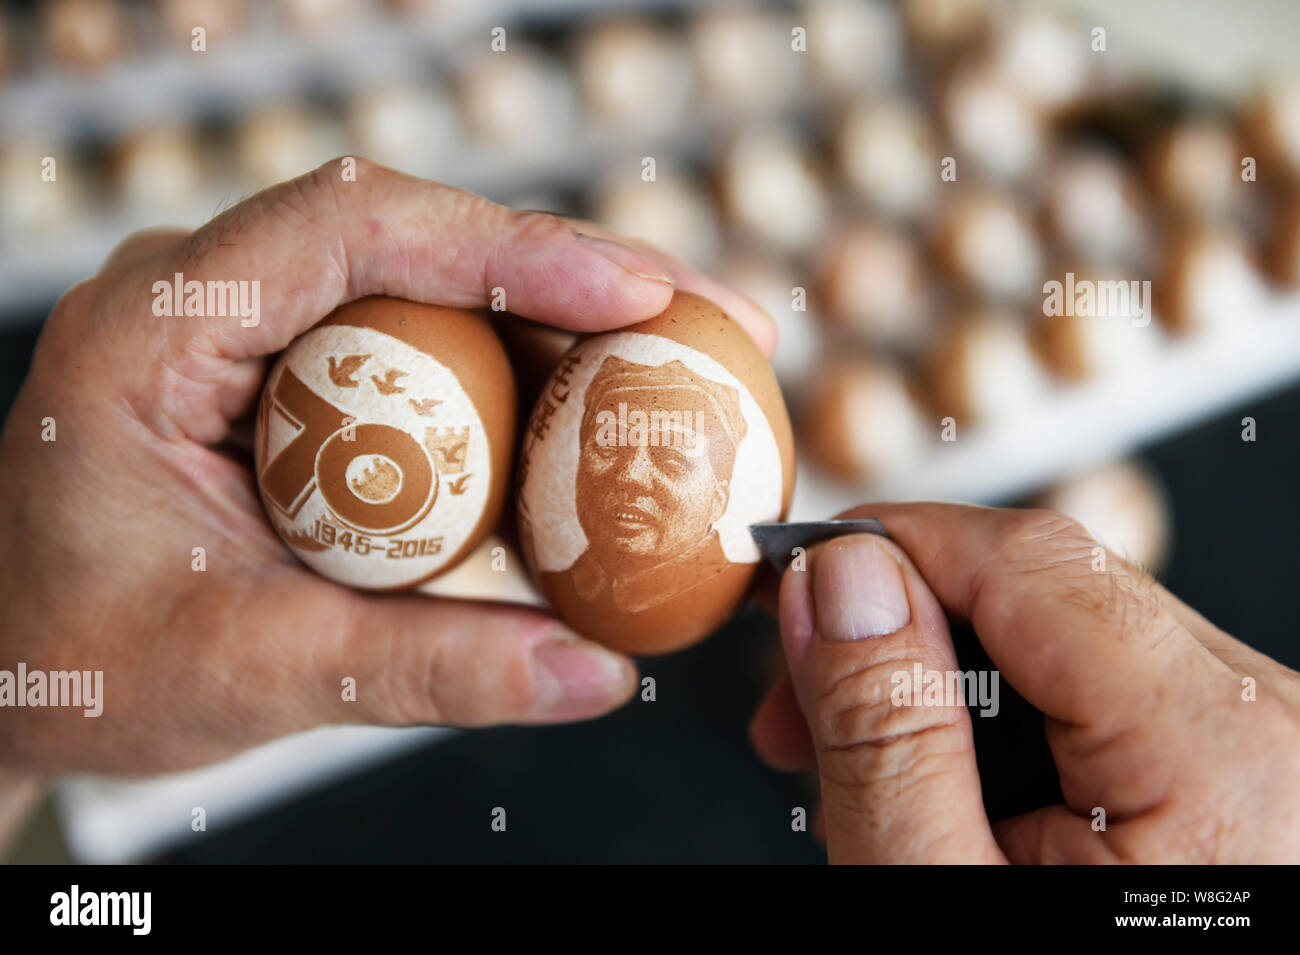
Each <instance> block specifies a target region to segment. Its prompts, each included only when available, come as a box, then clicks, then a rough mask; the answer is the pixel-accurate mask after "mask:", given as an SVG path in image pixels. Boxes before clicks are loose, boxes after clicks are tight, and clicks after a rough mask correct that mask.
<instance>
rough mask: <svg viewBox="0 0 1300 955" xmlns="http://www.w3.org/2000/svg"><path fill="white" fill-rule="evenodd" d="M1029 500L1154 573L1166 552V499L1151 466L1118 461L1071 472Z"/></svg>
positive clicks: (1168, 530) (1164, 557)
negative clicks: (1067, 519)
mask: <svg viewBox="0 0 1300 955" xmlns="http://www.w3.org/2000/svg"><path fill="white" fill-rule="evenodd" d="M1033 503H1034V504H1035V505H1036V506H1038V507H1046V508H1050V509H1051V510H1053V511H1059V512H1060V513H1062V514H1065V515H1066V516H1067V517H1072V518H1074V519H1075V520H1076V521H1078V522H1079V523H1080V524H1082V525H1083V526H1084V527H1086V528H1087V529H1088V532H1089V533H1090V534H1092V535H1093V536H1094V537H1096V539H1097V542H1098V543H1100V544H1102V545H1104V546H1105V547H1108V548H1110V549H1111V550H1112V551H1114V552H1115V553H1117V554H1119V555H1120V556H1121V557H1123V558H1125V559H1126V560H1130V561H1132V562H1133V563H1135V564H1137V565H1139V566H1141V567H1144V568H1147V569H1148V570H1150V571H1152V572H1155V571H1158V570H1159V569H1160V567H1161V566H1162V565H1163V564H1164V562H1165V559H1166V558H1167V557H1168V555H1169V537H1170V518H1169V502H1168V500H1167V495H1166V493H1165V490H1164V487H1163V485H1161V483H1160V481H1159V479H1158V478H1157V477H1156V476H1155V474H1154V473H1152V472H1151V470H1150V469H1148V468H1146V467H1144V466H1142V465H1140V464H1138V463H1137V462H1134V461H1120V462H1117V463H1114V464H1110V465H1106V466H1105V467H1100V468H1097V469H1095V470H1093V471H1089V472H1087V473H1085V474H1080V475H1076V476H1075V477H1072V478H1069V479H1068V480H1065V481H1062V482H1061V483H1060V484H1057V485H1056V486H1055V487H1052V488H1050V489H1049V490H1047V491H1046V492H1044V493H1043V494H1042V495H1040V496H1039V497H1038V498H1036V499H1035V500H1034V501H1033Z"/></svg>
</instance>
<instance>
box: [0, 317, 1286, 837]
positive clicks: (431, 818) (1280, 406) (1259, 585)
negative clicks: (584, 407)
mask: <svg viewBox="0 0 1300 955" xmlns="http://www.w3.org/2000/svg"><path fill="white" fill-rule="evenodd" d="M34 338H35V336H34V334H33V333H32V332H30V331H12V330H10V331H6V332H4V333H3V335H0V375H3V378H0V397H2V398H3V400H4V402H5V405H4V406H3V407H6V408H7V406H8V402H9V401H10V400H12V395H13V393H14V392H15V391H16V388H17V382H18V379H19V376H20V375H21V374H22V373H23V370H24V369H25V367H26V364H27V361H28V357H29V354H30V350H31V346H32V343H33V341H34ZM1246 415H1250V416H1251V417H1254V418H1255V419H1256V421H1257V423H1258V440H1257V441H1256V442H1255V443H1253V444H1248V443H1244V442H1242V440H1241V419H1242V417H1244V416H1246ZM1297 435H1300V387H1293V388H1291V389H1289V390H1288V391H1286V392H1284V393H1282V394H1280V395H1275V396H1272V397H1269V398H1264V399H1258V400H1254V401H1251V402H1248V403H1247V404H1245V405H1243V406H1241V407H1239V408H1234V409H1232V410H1231V411H1229V412H1225V413H1223V414H1221V415H1220V416H1218V417H1216V418H1215V419H1213V420H1210V421H1207V422H1204V423H1203V424H1201V425H1199V426H1198V427H1196V428H1195V429H1193V430H1191V431H1188V432H1186V433H1184V434H1181V435H1178V436H1176V437H1173V438H1171V439H1168V440H1165V441H1162V442H1160V443H1158V444H1156V445H1153V446H1151V447H1149V448H1147V449H1145V452H1144V454H1143V457H1144V458H1145V460H1146V461H1148V462H1149V463H1150V464H1151V465H1152V466H1153V467H1154V468H1155V469H1156V471H1157V472H1158V473H1159V474H1160V476H1161V477H1162V478H1163V480H1164V482H1165V484H1166V485H1167V487H1168V490H1169V495H1170V500H1171V502H1172V508H1173V513H1174V517H1175V527H1174V550H1173V556H1172V560H1171V561H1170V565H1169V567H1168V569H1167V571H1166V573H1165V574H1164V576H1163V580H1164V582H1165V583H1166V584H1167V586H1168V587H1169V588H1170V589H1171V590H1172V591H1174V592H1175V593H1177V594H1179V595H1180V596H1181V597H1182V598H1183V599H1184V600H1186V601H1187V602H1188V603H1190V604H1191V605H1192V606H1194V607H1195V608H1196V609H1198V610H1199V611H1201V612H1202V613H1204V614H1205V615H1206V616H1207V617H1209V618H1210V619H1211V620H1213V621H1214V622H1215V623H1217V624H1218V625H1219V626H1221V627H1223V628H1224V629H1225V630H1228V631H1229V632H1231V633H1233V634H1235V635H1236V636H1238V637H1240V638H1241V639H1243V640H1245V641H1246V642H1248V643H1250V644H1252V645H1253V646H1255V647H1257V648H1258V649H1260V650H1262V651H1264V652H1266V653H1268V654H1270V655H1271V656H1273V657H1275V658H1276V659H1278V660H1280V661H1281V662H1283V663H1285V664H1287V665H1288V666H1291V667H1293V668H1300V639H1298V637H1300V627H1298V626H1297V623H1300V615H1298V614H1297V612H1296V609H1295V608H1296V601H1295V591H1296V557H1297V547H1296V543H1295V536H1296V531H1297V529H1300V502H1297V499H1296V488H1297V481H1296V478H1295V475H1296V473H1297V467H1298V465H1300V441H1297V438H1296V436H1297ZM957 639H958V648H959V654H960V657H961V664H962V666H963V667H973V666H979V665H980V663H979V662H978V661H979V658H980V657H981V656H982V653H981V651H980V650H979V648H978V646H977V645H976V644H975V643H974V641H973V640H972V639H970V638H969V637H968V636H966V637H963V636H962V634H961V633H958V635H957ZM776 652H777V650H776V641H775V636H774V631H773V629H772V625H771V623H770V622H769V621H767V620H766V618H765V617H763V616H762V614H760V613H758V612H757V611H756V610H753V609H751V610H749V611H747V612H746V613H745V614H743V615H742V616H741V617H739V618H737V619H736V620H735V621H733V623H732V624H731V625H730V626H729V627H728V628H726V630H724V631H723V632H722V633H720V634H719V635H717V636H716V637H714V638H713V639H711V640H709V641H707V642H706V643H704V644H703V645H701V646H699V647H696V648H694V649H692V650H689V651H687V652H685V653H680V654H677V655H674V656H671V657H667V658H661V659H658V660H652V661H648V662H643V663H642V675H643V676H652V677H654V678H655V680H656V695H657V699H656V701H655V702H653V703H650V702H642V701H640V700H639V699H638V700H637V701H635V702H633V703H631V704H629V705H628V706H627V707H625V708H624V709H623V710H622V711H620V712H619V713H616V714H614V715H613V716H611V717H609V718H607V719H604V720H601V721H598V722H594V723H586V724H579V725H573V726H561V727H551V728H543V729H521V728H504V729H492V730H478V731H473V732H467V733H462V734H459V735H457V736H454V737H451V738H450V739H449V740H448V741H445V742H441V743H437V744H433V745H431V746H429V747H427V748H425V749H423V750H420V751H418V752H415V753H413V754H410V755H407V756H405V757H403V758H400V759H398V760H395V761H392V762H390V763H387V764H385V765H383V766H381V767H379V768H376V769H372V770H370V771H369V772H367V773H366V774H365V775H363V776H360V777H357V778H354V779H349V780H345V781H343V782H340V783H337V784H335V785H332V786H330V787H328V788H326V789H323V790H320V791H318V792H314V793H312V794H310V795H308V796H305V797H303V798H300V799H297V800H294V801H292V802H290V803H287V804H284V805H282V806H281V807H279V808H278V809H276V810H273V811H270V812H266V813H263V814H262V815H260V816H258V817H256V818H253V819H251V820H249V821H247V822H245V823H243V824H242V825H238V826H235V827H233V828H230V829H227V830H223V831H219V832H213V833H211V834H210V835H208V836H207V837H206V838H204V839H203V840H201V841H199V842H197V843H195V844H194V845H193V846H191V847H189V848H186V849H185V850H184V851H179V852H175V853H173V854H171V855H169V856H167V857H165V860H164V861H172V862H236V861H238V862H257V861H268V862H269V861H276V862H279V861H285V862H307V861H322V862H324V861H331V862H355V861H367V862H383V861H394V862H816V861H819V860H821V859H824V854H823V853H822V852H821V850H820V849H819V848H817V847H816V846H815V845H814V844H813V843H812V841H811V840H810V839H809V838H808V837H807V836H806V835H805V834H803V833H797V832H793V831H792V830H791V826H790V819H791V809H792V808H793V807H795V806H804V807H807V808H808V809H809V810H811V808H812V805H813V802H812V799H811V796H810V793H809V790H808V789H807V784H806V783H805V782H804V781H803V780H802V779H799V778H797V777H791V776H787V775H781V774H778V773H773V772H771V771H769V770H767V769H766V768H765V767H763V766H762V765H761V764H760V763H759V761H758V760H757V758H756V757H755V756H754V754H753V751H752V749H751V747H750V745H749V742H748V739H747V736H746V732H745V728H746V724H747V722H748V719H749V716H750V714H751V713H752V711H753V709H754V707H755V705H756V704H757V702H758V700H759V698H760V697H761V694H762V693H763V691H764V688H765V686H766V684H767V682H768V679H769V676H770V674H771V673H772V672H773V668H774V666H775V661H776ZM1002 711H1003V712H1002V716H1001V717H999V718H998V719H992V720H981V719H980V718H978V717H977V718H976V719H975V727H976V734H977V737H976V738H977V744H978V746H979V748H980V753H981V775H982V777H983V782H984V787H985V798H986V803H987V804H988V806H989V809H990V813H991V814H992V815H993V816H994V817H995V818H1000V817H1003V816H1006V815H1009V814H1012V813H1014V812H1020V811H1024V810H1025V809H1028V808H1032V807H1033V806H1036V805H1041V804H1042V803H1044V802H1045V801H1048V800H1050V799H1052V798H1054V794H1055V792H1056V780H1055V778H1054V774H1053V772H1052V769H1051V764H1050V761H1049V759H1048V757H1047V754H1046V751H1045V749H1044V748H1043V743H1042V735H1041V721H1039V720H1038V719H1037V716H1036V714H1034V713H1033V712H1032V711H1031V710H1029V709H1028V708H1027V706H1025V705H1024V704H1023V703H1022V702H1021V701H1019V700H1018V698H1015V697H1014V696H1013V694H1011V693H1007V692H1005V688H1004V692H1003V698H1002ZM498 806H500V807H504V808H505V809H506V812H507V816H506V818H507V824H508V825H507V830H506V831H505V832H503V833H502V832H493V831H492V830H491V827H490V822H491V818H492V811H493V808H494V807H498ZM810 816H811V812H810Z"/></svg>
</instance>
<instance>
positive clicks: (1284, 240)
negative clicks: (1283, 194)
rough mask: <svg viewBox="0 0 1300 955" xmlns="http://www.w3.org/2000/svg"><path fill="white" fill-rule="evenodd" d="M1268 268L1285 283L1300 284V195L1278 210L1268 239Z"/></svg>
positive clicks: (1276, 277) (1290, 284)
mask: <svg viewBox="0 0 1300 955" xmlns="http://www.w3.org/2000/svg"><path fill="white" fill-rule="evenodd" d="M1267 254H1268V268H1269V271H1270V272H1271V273H1272V275H1273V277H1274V278H1275V279H1277V280H1278V281H1279V282H1282V283H1283V284H1285V285H1289V286H1293V287H1294V286H1296V285H1300V196H1295V197H1292V198H1291V200H1290V201H1289V202H1287V203H1285V204H1284V205H1283V206H1282V207H1281V209H1279V210H1278V212H1277V215H1276V218H1275V219H1274V220H1273V226H1272V231H1271V234H1270V236H1269V240H1268V252H1267Z"/></svg>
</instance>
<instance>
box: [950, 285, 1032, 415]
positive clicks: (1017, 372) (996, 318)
mask: <svg viewBox="0 0 1300 955" xmlns="http://www.w3.org/2000/svg"><path fill="white" fill-rule="evenodd" d="M925 383H926V396H927V398H928V399H929V404H930V407H931V408H932V409H933V410H934V412H935V414H936V415H937V416H939V417H941V418H942V417H949V416H951V417H953V418H955V419H956V420H957V421H958V422H959V423H962V424H965V423H967V422H969V423H972V424H989V423H995V422H998V421H1004V420H1007V419H1012V418H1015V417H1016V416H1017V415H1018V414H1024V413H1026V412H1028V411H1031V410H1032V409H1033V408H1035V407H1036V406H1037V405H1038V403H1039V402H1040V401H1041V400H1042V397H1043V395H1044V393H1045V392H1046V389H1047V375H1046V374H1045V373H1044V372H1043V369H1042V368H1041V367H1040V366H1039V364H1038V360H1037V359H1036V358H1035V357H1034V353H1033V350H1032V349H1031V348H1030V346H1029V337H1028V334H1027V330H1026V325H1025V322H1023V321H1021V320H1020V319H1019V317H1018V316H1015V315H1010V314H1006V313H1003V312H998V311H976V312H972V313H969V314H966V315H963V316H962V317H961V318H960V319H959V320H958V321H957V323H956V325H955V326H954V327H953V328H951V329H949V330H947V331H946V332H945V333H944V338H943V341H942V342H941V343H940V345H939V347H938V348H937V349H936V350H935V351H934V352H933V353H932V354H931V355H930V356H929V360H928V361H927V363H926V372H925Z"/></svg>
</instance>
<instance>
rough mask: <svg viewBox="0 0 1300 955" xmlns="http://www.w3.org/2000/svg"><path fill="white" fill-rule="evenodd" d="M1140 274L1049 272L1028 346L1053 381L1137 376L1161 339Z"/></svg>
mask: <svg viewBox="0 0 1300 955" xmlns="http://www.w3.org/2000/svg"><path fill="white" fill-rule="evenodd" d="M1147 281H1148V280H1147V278H1146V276H1145V274H1144V273H1140V272H1136V271H1134V272H1128V271H1127V270H1123V269H1119V268H1117V267H1108V268H1102V267H1096V266H1090V265H1083V266H1071V267H1068V268H1057V269H1053V270H1052V271H1051V272H1050V273H1048V276H1047V279H1046V281H1045V282H1044V283H1043V286H1044V295H1043V302H1042V308H1041V311H1040V313H1039V314H1038V316H1037V317H1036V319H1035V328H1034V342H1035V345H1036V346H1037V348H1038V352H1039V354H1040V355H1041V356H1042V358H1043V361H1044V362H1045V363H1046V364H1047V365H1048V367H1050V368H1051V369H1052V371H1053V372H1054V373H1055V374H1056V375H1057V377H1059V378H1062V379H1064V380H1066V381H1071V382H1081V381H1088V380H1092V379H1099V378H1108V377H1111V376H1117V375H1124V374H1133V375H1137V374H1140V373H1141V372H1142V371H1143V369H1145V368H1147V367H1149V366H1150V364H1151V363H1152V362H1153V361H1154V360H1155V359H1156V358H1157V357H1158V355H1159V353H1160V349H1161V347H1162V346H1163V345H1164V334H1163V332H1162V330H1161V328H1160V325H1159V323H1158V322H1155V321H1153V320H1152V316H1153V313H1154V310H1153V303H1152V301H1151V299H1152V297H1153V295H1152V291H1153V289H1154V284H1152V285H1147V284H1145V283H1146V282H1147Z"/></svg>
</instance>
